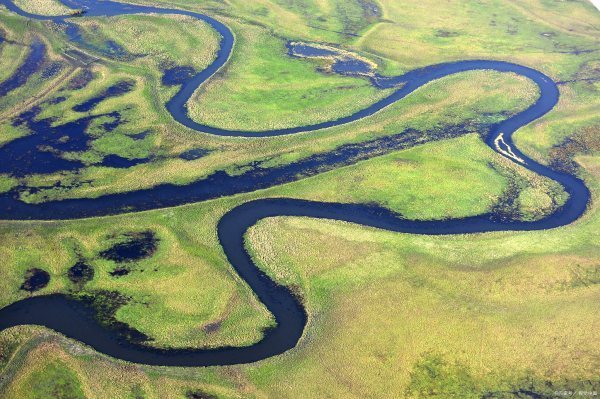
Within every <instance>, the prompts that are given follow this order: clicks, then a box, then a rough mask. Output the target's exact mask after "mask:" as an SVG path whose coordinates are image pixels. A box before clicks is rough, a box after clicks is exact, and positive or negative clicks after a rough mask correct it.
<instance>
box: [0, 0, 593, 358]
mask: <svg viewBox="0 0 600 399" xmlns="http://www.w3.org/2000/svg"><path fill="white" fill-rule="evenodd" d="M63 3H65V4H66V5H67V6H70V7H72V8H81V7H84V8H85V9H86V13H85V15H86V16H117V15H126V14H149V13H156V14H179V15H187V16H191V17H193V18H197V19H199V20H202V21H205V22H206V23H208V24H209V25H210V26H211V27H212V28H213V29H215V30H216V31H217V32H218V33H219V35H220V47H219V50H218V52H217V55H216V58H215V60H214V61H213V63H212V64H211V65H210V66H209V67H208V68H206V69H205V70H203V71H202V72H200V73H197V74H195V75H193V76H191V77H190V78H189V79H187V80H186V81H185V82H184V83H183V84H182V86H181V88H180V90H179V91H178V92H177V94H176V95H175V96H174V97H173V98H172V99H171V100H170V101H169V102H168V103H167V104H166V107H167V110H168V111H169V112H170V114H171V115H172V116H173V119H174V120H175V121H177V122H179V123H181V124H182V125H185V126H187V127H188V128H190V129H194V130H197V131H201V132H206V133H210V134H215V135H221V136H243V137H254V138H257V139H259V138H264V137H272V136H280V135H286V134H296V133H301V132H310V131H315V130H318V129H324V128H328V127H333V126H338V125H341V124H345V123H349V122H352V121H356V120H359V119H362V118H366V117H368V116H370V115H373V114H375V113H376V112H378V111H380V110H381V109H383V108H384V107H386V106H388V105H390V104H392V103H394V102H396V101H398V100H400V99H402V98H404V97H406V96H407V95H409V94H410V93H412V92H413V91H415V90H417V89H418V88H420V87H422V86H423V85H425V84H427V83H429V82H431V81H433V80H436V79H440V78H442V77H444V76H448V75H451V74H455V73H460V72H464V71H472V70H486V69H487V70H495V71H500V72H513V73H516V74H519V75H521V76H524V77H526V78H528V79H530V80H532V81H533V82H534V83H535V84H536V85H537V86H538V88H539V98H538V99H537V101H536V102H535V103H534V104H533V105H531V106H530V107H528V108H527V109H526V110H524V111H522V112H519V113H518V114H516V115H514V116H512V117H510V118H508V119H507V120H505V121H503V122H500V123H498V124H497V125H494V126H492V128H491V129H490V134H489V135H488V137H487V138H486V144H487V145H488V146H490V147H491V148H492V149H493V150H494V151H497V152H499V153H500V154H502V155H503V156H505V157H507V158H508V159H510V160H511V161H513V162H517V163H520V164H522V165H523V166H524V167H526V168H528V169H529V170H531V171H533V172H535V173H537V174H539V175H542V176H546V177H548V178H550V179H552V180H555V181H557V182H558V183H560V184H561V185H562V186H563V187H564V189H565V191H566V192H567V193H568V195H569V197H568V200H567V201H566V203H565V204H564V205H563V206H562V207H561V208H560V209H558V210H557V211H556V212H555V213H553V214H552V215H549V216H547V217H545V218H543V219H541V220H537V221H531V222H525V221H507V220H502V221H500V220H497V219H494V218H492V217H491V215H481V216H475V217H468V218H462V219H452V220H441V221H415V220H407V219H404V218H402V217H400V216H399V215H397V214H394V213H392V212H390V211H388V210H386V209H383V208H377V207H373V206H366V205H351V204H339V203H322V202H314V201H305V200H296V199H289V198H275V199H259V200H255V201H250V202H247V203H244V204H242V205H240V206H238V207H236V208H234V209H232V210H230V211H229V212H228V213H226V214H225V215H224V216H223V217H222V218H221V220H220V221H219V223H218V226H217V232H218V237H219V241H220V243H221V245H222V247H223V250H224V252H225V254H226V256H227V259H228V260H229V262H231V265H232V267H233V268H234V269H235V270H236V272H237V273H238V274H239V275H240V277H241V278H242V279H243V280H244V281H245V282H246V283H247V284H248V285H249V286H250V288H251V289H252V290H253V291H254V292H255V294H256V295H257V297H258V299H259V300H260V301H261V302H263V303H264V304H265V306H266V307H267V308H268V309H269V311H270V312H271V313H272V314H273V316H274V318H275V320H276V322H277V325H276V327H274V328H272V329H270V330H268V331H266V332H265V334H264V337H263V338H262V339H261V340H260V341H259V342H257V343H255V344H253V345H251V346H247V347H223V348H215V349H181V350H162V349H156V348H152V347H150V346H145V345H142V344H136V343H132V342H129V341H127V340H125V339H123V338H122V337H121V336H120V335H119V333H118V331H114V330H111V329H107V328H104V327H102V326H101V325H100V324H99V323H98V322H97V320H96V319H95V318H94V313H93V311H92V309H91V308H89V307H88V306H86V305H84V304H83V303H81V302H78V301H76V300H74V299H71V298H69V297H66V296H63V295H58V294H54V295H45V296H37V297H32V298H28V299H24V300H21V301H18V302H16V303H13V304H11V305H9V306H6V307H4V308H2V309H0V330H3V329H6V328H10V327H14V326H18V325H26V324H35V325H41V326H45V327H48V328H51V329H53V330H55V331H57V332H60V333H62V334H64V335H66V336H67V337H70V338H73V339H75V340H78V341H81V342H83V343H85V344H87V345H89V346H91V347H92V348H94V349H95V350H97V351H99V352H101V353H104V354H106V355H109V356H112V357H115V358H118V359H123V360H126V361H131V362H135V363H143V364H151V365H164V366H214V365H231V364H241V363H249V362H254V361H258V360H261V359H265V358H268V357H271V356H275V355H278V354H281V353H283V352H285V351H287V350H289V349H292V348H293V347H295V346H296V344H297V343H298V341H299V340H300V339H301V337H302V335H303V333H304V328H305V326H306V323H307V314H306V311H305V309H304V307H303V305H302V303H301V302H300V301H299V300H298V298H297V297H296V296H294V295H293V294H292V292H291V291H290V290H289V289H288V288H286V287H284V286H281V285H278V284H277V283H276V282H274V281H273V280H271V279H270V278H269V277H268V276H267V275H265V274H264V273H263V272H262V271H260V269H258V267H257V266H256V265H255V264H254V262H253V261H252V259H251V257H250V255H249V254H248V253H247V252H246V250H245V249H244V235H245V233H246V231H247V230H248V229H249V228H250V227H251V226H253V225H254V224H256V223H257V222H258V221H259V220H261V219H264V218H267V217H274V216H307V217H313V218H322V219H331V220H342V221H347V222H352V223H357V224H359V225H363V226H371V227H376V228H380V229H385V230H389V231H395V232H403V233H411V234H427V235H444V234H467V233H483V232H491V231H523V230H542V229H550V228H555V227H560V226H564V225H566V224H569V223H571V222H573V221H575V220H576V219H577V218H579V217H580V216H581V215H582V214H583V213H584V212H585V210H586V207H587V204H588V201H589V199H590V193H589V190H588V189H587V187H586V186H585V184H584V182H583V181H582V180H581V179H579V178H577V177H576V176H572V175H569V174H566V173H562V172H559V171H556V170H553V169H551V168H549V167H547V166H544V165H541V164H539V163H537V162H535V161H534V160H532V159H531V158H529V157H527V156H526V155H525V154H523V153H522V152H521V151H520V150H519V149H518V148H516V147H515V145H514V143H513V141H512V135H513V133H514V132H515V131H516V130H517V129H519V128H520V127H522V126H524V125H526V124H528V123H530V122H532V121H534V120H536V119H538V118H540V117H541V116H543V115H544V114H546V113H547V112H549V111H550V110H551V109H552V108H553V107H554V106H555V105H556V103H557V101H558V98H559V91H558V87H557V86H556V84H555V83H554V82H553V81H552V79H550V78H549V77H548V76H546V75H545V74H543V73H542V72H540V71H537V70H535V69H532V68H529V67H526V66H522V65H517V64H513V63H508V62H504V61H493V60H465V61H459V62H451V63H442V64H437V65H432V66H428V67H425V68H421V69H416V70H413V71H411V72H408V73H406V74H404V75H401V76H398V77H393V78H387V79H385V80H383V81H381V82H379V84H381V85H384V86H385V85H386V86H387V87H390V88H392V87H397V86H398V87H400V88H397V89H396V90H395V91H394V92H393V93H392V94H391V95H389V96H388V97H386V98H384V99H382V100H380V101H378V102H376V103H375V104H372V105H371V106H369V107H367V108H365V109H363V110H360V111H358V112H356V113H354V114H352V115H350V116H347V117H343V118H340V119H337V120H332V121H327V122H323V123H318V124H314V125H309V126H301V127H293V128H286V129H276V130H268V131H259V132H249V131H237V130H225V129H220V128H216V127H211V126H206V125H203V124H200V123H197V122H195V121H193V120H192V119H190V117H189V116H188V114H187V112H186V107H185V104H186V103H187V102H188V100H189V99H190V97H191V96H192V94H193V93H194V91H195V90H196V89H197V88H198V86H199V85H201V84H202V83H203V82H205V81H206V80H208V79H210V78H211V77H212V76H213V75H214V74H215V73H216V72H217V71H218V70H219V69H220V68H221V67H222V66H223V65H225V63H226V62H227V60H228V59H229V56H230V55H231V52H232V50H233V46H234V36H233V34H232V32H231V30H230V29H229V28H228V27H227V26H226V25H224V24H223V23H221V22H219V21H218V20H216V19H214V18H211V17H209V16H207V15H203V14H199V13H195V12H190V11H184V10H176V9H167V8H158V7H147V6H138V5H130V4H124V3H117V2H112V1H98V0H86V1H81V2H77V1H73V0H63ZM0 4H4V5H5V6H6V7H7V8H8V9H10V10H12V11H14V12H16V13H18V14H20V15H22V16H25V17H28V18H33V19H43V20H52V21H55V22H58V23H68V20H69V18H71V17H67V16H65V17H62V16H60V17H47V16H39V15H33V14H29V13H26V12H24V11H23V10H21V9H19V8H18V7H17V6H15V5H14V4H13V3H12V1H10V0H0ZM394 139H397V137H396V138H393V137H390V138H389V140H394ZM319 159H321V158H319ZM321 160H322V161H323V162H326V159H321ZM0 162H2V159H1V157H0ZM265 176H266V177H265ZM265 176H263V177H261V178H260V179H258V178H256V179H257V180H252V179H250V180H248V181H246V182H245V185H244V186H243V189H241V188H239V187H234V186H232V185H231V186H227V185H223V184H221V185H217V186H218V187H220V188H219V189H217V190H213V191H207V190H209V189H208V188H207V187H208V185H206V184H204V185H201V184H198V183H191V184H190V185H188V186H184V187H182V186H174V185H168V184H166V185H160V186H156V187H154V188H151V189H147V190H140V191H136V192H129V193H123V194H114V195H108V196H104V197H100V198H95V199H77V200H65V201H51V202H46V203H42V204H25V203H23V202H21V201H19V200H18V199H16V198H14V197H13V196H7V195H5V196H0V219H5V220H22V219H44V220H53V219H76V218H81V217H89V216H101V215H110V214H116V213H123V212H127V211H130V209H131V208H130V207H131V206H133V207H134V208H135V209H136V210H146V209H157V208H164V207H167V206H176V205H181V204H185V203H191V202H197V201H201V200H205V199H208V198H215V197H217V196H221V195H232V194H236V193H239V192H244V191H251V190H252V189H253V188H254V189H259V188H264V187H266V186H271V185H276V184H278V181H280V180H278V179H279V178H280V177H281V175H280V174H278V173H274V174H266V175H265ZM227 178H228V177H227V175H225V174H224V173H223V174H215V175H213V179H214V180H221V182H223V181H225V182H227Z"/></svg>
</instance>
